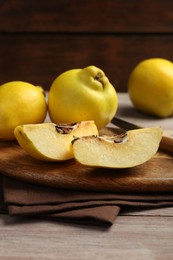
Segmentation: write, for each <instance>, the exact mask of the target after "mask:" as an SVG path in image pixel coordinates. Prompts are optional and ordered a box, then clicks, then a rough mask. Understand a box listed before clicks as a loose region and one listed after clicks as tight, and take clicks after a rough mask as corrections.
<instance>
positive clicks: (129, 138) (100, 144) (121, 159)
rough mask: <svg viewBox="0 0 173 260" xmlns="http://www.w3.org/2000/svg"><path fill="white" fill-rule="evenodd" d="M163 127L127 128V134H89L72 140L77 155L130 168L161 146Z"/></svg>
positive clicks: (84, 160) (85, 162)
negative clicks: (128, 129)
mask: <svg viewBox="0 0 173 260" xmlns="http://www.w3.org/2000/svg"><path fill="white" fill-rule="evenodd" d="M162 132H163V131H162V128H161V127H151V128H143V129H137V130H130V131H127V133H126V135H123V136H119V135H118V136H117V135H113V136H87V137H81V138H76V139H74V141H73V142H72V144H73V153H74V158H75V159H76V160H77V161H78V162H79V163H81V164H83V165H87V166H92V167H106V168H129V167H134V166H137V165H140V164H142V163H144V162H146V161H148V160H149V159H150V158H151V157H152V156H154V155H155V153H156V152H157V150H158V147H159V143H160V141H161V138H162Z"/></svg>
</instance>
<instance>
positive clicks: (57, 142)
mask: <svg viewBox="0 0 173 260" xmlns="http://www.w3.org/2000/svg"><path fill="white" fill-rule="evenodd" d="M14 134H15V137H16V139H17V141H18V143H19V145H20V146H21V147H22V148H23V149H24V150H25V151H26V152H27V153H28V154H29V155H31V156H32V157H34V158H36V159H39V160H42V161H63V160H68V159H71V158H73V151H72V144H71V141H72V140H73V138H74V136H78V137H80V136H85V135H97V134H98V130H97V127H96V125H95V123H94V121H92V120H91V121H82V122H78V123H72V124H54V123H42V124H28V125H20V126H17V127H16V128H15V130H14Z"/></svg>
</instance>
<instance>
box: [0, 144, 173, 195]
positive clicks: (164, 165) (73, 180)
mask: <svg viewBox="0 0 173 260" xmlns="http://www.w3.org/2000/svg"><path fill="white" fill-rule="evenodd" d="M0 173H2V174H4V175H7V176H10V177H13V178H15V179H18V180H23V181H27V182H31V183H36V184H42V185H48V186H52V187H59V188H66V189H80V190H94V191H113V192H117V191H118V192H171V191H173V157H172V156H170V155H166V154H163V153H158V154H157V155H156V156H155V157H153V158H152V159H151V160H149V161H148V162H146V163H144V164H142V165H140V166H137V167H133V168H129V169H105V168H91V167H85V166H82V165H80V164H79V163H77V162H76V161H75V160H73V159H72V160H70V161H66V162H42V161H38V160H36V159H34V158H32V157H30V156H29V155H28V154H27V153H26V152H25V151H24V150H23V149H22V148H21V147H20V146H19V145H18V144H17V142H15V141H14V142H2V141H1V142H0Z"/></svg>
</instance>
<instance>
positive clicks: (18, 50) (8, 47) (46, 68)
mask: <svg viewBox="0 0 173 260" xmlns="http://www.w3.org/2000/svg"><path fill="white" fill-rule="evenodd" d="M0 42H1V48H0V57H1V59H0V84H3V83H5V82H8V81H12V80H23V81H28V82H31V83H33V84H36V85H41V86H43V87H44V89H47V90H48V89H49V88H50V86H51V84H52V82H53V80H54V79H55V78H56V77H57V76H58V75H59V74H60V73H62V72H64V71H66V70H68V69H72V68H84V67H86V66H89V65H95V66H98V67H100V68H101V69H103V70H104V71H105V73H106V74H107V76H108V78H109V80H110V82H111V83H112V84H113V85H114V87H115V88H116V90H117V91H118V92H125V91H127V82H128V78H129V75H130V73H131V71H132V69H133V68H134V67H135V66H136V65H137V63H138V62H140V61H141V60H143V59H146V58H150V57H162V58H167V59H172V51H173V47H172V46H173V36H172V35H171V36H169V35H165V36H164V37H158V36H151V35H150V36H144V35H140V36H138V35H127V36H121V35H107V36H101V35H68V34H63V35H50V34H42V35H39V34H34V35H33V34H29V35H28V34H14V35H8V34H7V35H6V34H5V35H0Z"/></svg>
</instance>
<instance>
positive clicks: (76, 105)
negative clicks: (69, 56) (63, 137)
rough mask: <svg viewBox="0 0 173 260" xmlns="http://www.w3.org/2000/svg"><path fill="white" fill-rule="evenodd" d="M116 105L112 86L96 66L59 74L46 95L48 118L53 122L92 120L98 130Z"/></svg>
mask: <svg viewBox="0 0 173 260" xmlns="http://www.w3.org/2000/svg"><path fill="white" fill-rule="evenodd" d="M117 106H118V97H117V93H116V91H115V89H114V87H113V86H112V84H111V83H110V82H109V80H108V78H107V77H106V75H105V73H104V72H103V71H102V70H101V69H99V68H97V67H95V66H88V67H86V68H84V69H72V70H68V71H66V72H64V73H62V74H61V75H60V76H58V77H57V78H56V79H55V80H54V81H53V83H52V85H51V87H50V91H49V96H48V112H49V116H50V118H51V120H52V122H55V123H72V122H79V121H85V120H94V121H95V123H96V125H97V127H98V129H101V128H102V127H104V126H105V125H106V124H108V123H109V122H110V121H111V120H112V118H113V117H114V115H115V113H116V110H117Z"/></svg>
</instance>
